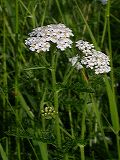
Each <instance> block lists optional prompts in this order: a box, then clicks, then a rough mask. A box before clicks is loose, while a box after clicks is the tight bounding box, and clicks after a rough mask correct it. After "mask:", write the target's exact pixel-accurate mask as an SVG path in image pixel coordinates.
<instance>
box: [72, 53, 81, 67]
mask: <svg viewBox="0 0 120 160" xmlns="http://www.w3.org/2000/svg"><path fill="white" fill-rule="evenodd" d="M79 59H80V56H78V54H77V55H76V56H75V57H72V58H69V62H71V64H72V66H75V67H76V69H77V70H80V69H82V68H83V66H82V65H81V63H80V62H79Z"/></svg>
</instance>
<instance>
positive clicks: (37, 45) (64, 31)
mask: <svg viewBox="0 0 120 160" xmlns="http://www.w3.org/2000/svg"><path fill="white" fill-rule="evenodd" d="M29 35H30V37H29V38H28V39H27V40H25V44H26V45H27V46H29V49H30V50H31V51H36V52H38V53H39V52H41V51H44V52H45V51H49V48H50V42H53V43H56V44H57V46H56V47H57V48H59V49H60V50H62V51H64V50H65V49H66V48H67V47H69V48H71V44H72V41H71V40H70V38H69V37H70V36H73V33H72V30H70V29H69V28H67V27H66V26H65V25H64V24H50V25H47V26H42V27H38V28H35V29H33V31H32V32H31V33H29Z"/></svg>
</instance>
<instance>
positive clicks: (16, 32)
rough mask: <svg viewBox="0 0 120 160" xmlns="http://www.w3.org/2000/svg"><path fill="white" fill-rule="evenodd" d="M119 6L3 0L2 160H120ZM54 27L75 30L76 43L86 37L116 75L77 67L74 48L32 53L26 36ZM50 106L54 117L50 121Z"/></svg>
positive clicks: (0, 74) (113, 3) (0, 49)
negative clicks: (45, 113) (71, 60)
mask: <svg viewBox="0 0 120 160" xmlns="http://www.w3.org/2000/svg"><path fill="white" fill-rule="evenodd" d="M119 5H120V2H118V1H116V0H113V1H112V0H111V1H110V0H108V2H107V4H106V5H103V4H102V3H101V2H100V1H97V0H92V1H89V0H85V1H84V2H83V1H78V0H71V1H67V0H61V1H59V0H55V1H54V0H35V1H32V0H29V1H28V0H27V1H22V0H16V1H13V0H12V1H11V3H10V2H9V1H8V0H1V4H0V8H1V9H0V12H1V15H2V16H1V18H0V21H1V25H0V31H1V32H0V37H1V40H2V43H1V46H0V53H1V54H0V67H1V68H0V93H1V94H0V105H1V108H0V110H1V112H0V121H1V124H0V127H1V134H0V158H1V159H2V160H7V159H10V160H15V159H16V160H24V159H28V160H32V159H36V160H48V159H49V160H54V159H64V160H79V159H81V160H85V159H86V160H87V159H88V160H92V159H119V160H120V135H119V132H120V124H119V113H120V110H119V93H118V92H117V85H116V84H118V83H119V69H120V68H119V66H118V65H119V59H120V57H119V54H118V51H119V49H120V48H119V38H120V37H118V34H119V30H117V31H118V33H116V32H115V30H114V29H113V28H114V25H116V28H117V27H118V28H119V25H120V20H119V16H118V15H119V11H118V10H119ZM115 10H116V12H114V11H115ZM52 23H56V24H57V23H64V24H65V25H66V26H67V27H69V28H71V29H72V30H73V33H74V37H73V38H72V39H73V41H74V42H75V41H77V40H79V39H83V40H87V41H89V42H90V43H93V44H94V46H95V48H96V49H97V50H102V51H103V52H105V53H106V54H107V55H108V56H109V57H110V60H111V61H110V63H111V72H110V73H109V74H108V75H104V74H102V75H95V74H94V73H93V72H89V71H88V70H87V69H82V70H80V71H78V70H76V69H75V68H74V67H72V66H71V64H70V63H69V62H68V58H69V57H72V56H74V55H76V54H77V53H78V51H77V49H76V48H75V45H74V44H73V47H72V48H71V49H66V51H64V52H60V51H59V50H55V48H54V47H52V48H51V50H50V52H46V53H39V54H38V53H33V52H31V51H29V50H28V49H27V48H26V47H25V45H24V41H25V39H26V38H27V37H28V33H29V32H31V30H32V29H33V28H35V27H38V26H43V25H47V24H52ZM113 23H114V24H113ZM115 36H116V37H117V40H116V41H115V38H116V37H115ZM114 41H115V43H114ZM114 55H115V56H116V57H115V56H114ZM116 59H117V61H115V60H116ZM45 107H53V108H54V110H55V113H56V114H55V115H54V116H53V117H47V118H46V117H45V116H43V115H42V111H44V109H45Z"/></svg>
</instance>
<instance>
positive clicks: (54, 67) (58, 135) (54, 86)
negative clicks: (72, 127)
mask: <svg viewBox="0 0 120 160" xmlns="http://www.w3.org/2000/svg"><path fill="white" fill-rule="evenodd" d="M57 58H58V57H57V55H55V54H54V55H52V69H51V74H52V86H53V92H54V107H55V111H56V113H58V91H57V86H56V61H57ZM55 122H56V124H55V128H56V134H57V145H58V147H61V135H60V127H59V116H58V115H57V116H56V118H55Z"/></svg>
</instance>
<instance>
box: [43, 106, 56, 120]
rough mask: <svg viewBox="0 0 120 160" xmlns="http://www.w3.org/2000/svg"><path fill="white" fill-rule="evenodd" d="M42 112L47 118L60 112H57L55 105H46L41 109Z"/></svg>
mask: <svg viewBox="0 0 120 160" xmlns="http://www.w3.org/2000/svg"><path fill="white" fill-rule="evenodd" d="M41 114H42V116H43V117H45V118H46V119H51V118H53V117H54V116H55V115H56V114H58V112H56V111H55V110H54V108H53V107H45V108H44V110H41Z"/></svg>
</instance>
